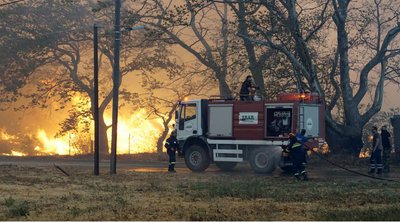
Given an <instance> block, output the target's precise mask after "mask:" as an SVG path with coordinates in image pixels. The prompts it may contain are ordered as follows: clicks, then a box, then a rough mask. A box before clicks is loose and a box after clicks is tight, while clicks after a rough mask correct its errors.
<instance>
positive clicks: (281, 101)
mask: <svg viewBox="0 0 400 222" xmlns="http://www.w3.org/2000/svg"><path fill="white" fill-rule="evenodd" d="M324 112H325V108H324V104H323V102H322V100H321V99H320V98H319V97H318V96H317V95H313V94H298V93H286V94H281V95H279V96H278V97H277V99H276V100H275V101H266V100H261V101H237V100H230V99H219V98H217V99H199V100H190V101H180V102H179V110H178V111H177V114H176V123H177V124H176V126H175V128H176V129H175V130H176V132H177V139H178V141H179V145H180V147H181V150H182V152H183V154H184V157H185V163H186V166H187V167H188V168H189V169H191V170H192V171H196V172H200V171H204V170H205V169H207V168H208V167H209V165H210V163H212V162H213V163H215V164H216V165H217V167H219V168H220V169H222V170H230V169H233V168H234V167H235V166H236V165H237V164H238V163H239V162H243V161H249V162H250V165H251V168H252V169H253V170H254V171H255V172H256V173H270V172H272V171H273V170H274V169H275V168H276V167H277V166H280V167H281V168H282V169H285V167H288V166H289V165H290V161H288V159H287V157H283V156H284V155H282V151H283V148H284V147H285V145H287V144H288V135H289V133H295V132H299V131H300V129H306V136H308V137H312V138H314V140H312V141H311V142H309V144H308V145H309V146H311V147H316V146H318V145H319V144H321V143H323V142H324V138H325V125H324V124H325V122H324Z"/></svg>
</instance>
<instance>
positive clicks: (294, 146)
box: [292, 143, 301, 148]
mask: <svg viewBox="0 0 400 222" xmlns="http://www.w3.org/2000/svg"><path fill="white" fill-rule="evenodd" d="M297 147H301V143H295V144H293V146H292V148H297Z"/></svg>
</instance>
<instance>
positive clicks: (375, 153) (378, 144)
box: [368, 129, 382, 174]
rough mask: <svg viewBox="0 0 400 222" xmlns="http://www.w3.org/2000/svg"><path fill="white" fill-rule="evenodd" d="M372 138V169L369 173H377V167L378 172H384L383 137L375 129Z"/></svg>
mask: <svg viewBox="0 0 400 222" xmlns="http://www.w3.org/2000/svg"><path fill="white" fill-rule="evenodd" d="M373 134H374V135H373V139H372V154H371V158H370V170H369V172H368V173H370V174H373V173H375V168H376V169H378V172H377V173H378V174H381V173H382V139H381V135H379V133H378V132H377V131H376V129H375V131H373Z"/></svg>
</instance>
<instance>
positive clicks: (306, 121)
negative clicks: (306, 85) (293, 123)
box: [299, 104, 320, 137]
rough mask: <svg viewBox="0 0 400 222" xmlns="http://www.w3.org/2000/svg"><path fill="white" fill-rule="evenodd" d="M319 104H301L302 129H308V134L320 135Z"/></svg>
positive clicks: (300, 120)
mask: <svg viewBox="0 0 400 222" xmlns="http://www.w3.org/2000/svg"><path fill="white" fill-rule="evenodd" d="M319 119H320V116H319V106H318V105H312V104H304V105H300V115H299V122H300V129H306V136H311V137H319V136H320V135H319V134H320V132H319V130H320V129H319Z"/></svg>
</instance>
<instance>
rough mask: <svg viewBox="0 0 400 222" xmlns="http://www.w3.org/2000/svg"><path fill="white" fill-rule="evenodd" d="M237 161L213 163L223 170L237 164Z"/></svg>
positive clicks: (230, 168)
mask: <svg viewBox="0 0 400 222" xmlns="http://www.w3.org/2000/svg"><path fill="white" fill-rule="evenodd" d="M237 164H238V163H237V162H215V165H217V167H218V168H219V169H221V170H223V171H230V170H232V169H233V168H235V166H236V165H237Z"/></svg>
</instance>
